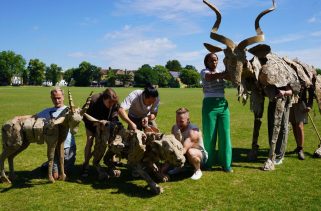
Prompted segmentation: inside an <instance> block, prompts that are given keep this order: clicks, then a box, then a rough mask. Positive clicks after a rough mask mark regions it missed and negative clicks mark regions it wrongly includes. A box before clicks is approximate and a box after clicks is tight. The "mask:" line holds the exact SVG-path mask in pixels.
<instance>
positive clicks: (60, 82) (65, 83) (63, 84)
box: [56, 79, 68, 86]
mask: <svg viewBox="0 0 321 211" xmlns="http://www.w3.org/2000/svg"><path fill="white" fill-rule="evenodd" d="M67 85H68V83H67V82H66V81H65V80H64V79H62V80H60V81H59V82H57V83H56V86H67Z"/></svg>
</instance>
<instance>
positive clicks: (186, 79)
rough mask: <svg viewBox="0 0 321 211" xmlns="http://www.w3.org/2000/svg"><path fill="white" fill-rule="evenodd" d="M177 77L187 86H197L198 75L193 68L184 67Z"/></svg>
mask: <svg viewBox="0 0 321 211" xmlns="http://www.w3.org/2000/svg"><path fill="white" fill-rule="evenodd" d="M179 77H180V79H181V81H182V82H183V83H184V84H186V85H187V86H189V87H197V86H199V82H200V75H199V73H198V72H197V71H195V70H192V69H185V68H184V69H183V70H182V72H181V74H180V76H179Z"/></svg>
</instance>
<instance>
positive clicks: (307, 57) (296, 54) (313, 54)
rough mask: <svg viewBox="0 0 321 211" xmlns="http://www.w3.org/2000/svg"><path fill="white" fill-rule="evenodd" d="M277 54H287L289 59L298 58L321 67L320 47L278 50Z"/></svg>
mask: <svg viewBox="0 0 321 211" xmlns="http://www.w3.org/2000/svg"><path fill="white" fill-rule="evenodd" d="M276 53H277V54H278V55H279V56H287V57H289V58H291V59H294V58H298V59H299V60H300V61H302V62H304V63H307V64H309V65H313V66H314V67H316V68H321V60H320V58H321V48H310V49H303V50H296V51H278V52H276Z"/></svg>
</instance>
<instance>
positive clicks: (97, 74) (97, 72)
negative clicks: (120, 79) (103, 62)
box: [92, 67, 101, 83]
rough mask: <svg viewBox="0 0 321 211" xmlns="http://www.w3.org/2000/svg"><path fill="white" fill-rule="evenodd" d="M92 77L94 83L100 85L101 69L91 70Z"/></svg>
mask: <svg viewBox="0 0 321 211" xmlns="http://www.w3.org/2000/svg"><path fill="white" fill-rule="evenodd" d="M92 77H93V80H94V81H97V82H98V83H100V81H101V67H96V68H94V69H93V73H92Z"/></svg>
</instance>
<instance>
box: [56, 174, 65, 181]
mask: <svg viewBox="0 0 321 211" xmlns="http://www.w3.org/2000/svg"><path fill="white" fill-rule="evenodd" d="M66 178H67V176H66V174H63V175H59V178H58V180H61V181H65V180H66Z"/></svg>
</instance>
